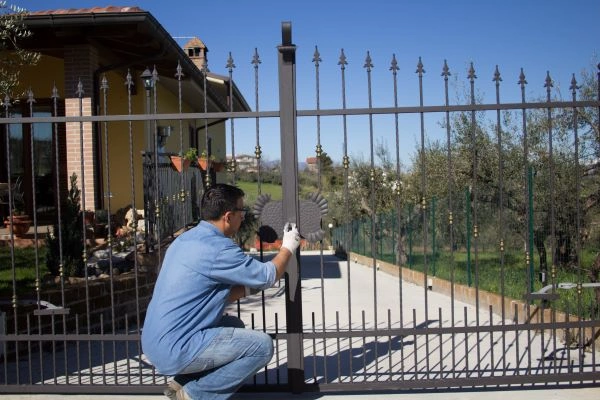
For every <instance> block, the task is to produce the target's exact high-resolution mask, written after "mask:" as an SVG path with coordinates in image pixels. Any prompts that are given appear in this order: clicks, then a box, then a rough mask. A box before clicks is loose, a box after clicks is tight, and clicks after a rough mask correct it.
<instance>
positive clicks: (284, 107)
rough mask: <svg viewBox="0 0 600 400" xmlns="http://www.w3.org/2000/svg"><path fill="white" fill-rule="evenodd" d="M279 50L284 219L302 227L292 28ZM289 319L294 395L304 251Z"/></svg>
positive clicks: (288, 286)
mask: <svg viewBox="0 0 600 400" xmlns="http://www.w3.org/2000/svg"><path fill="white" fill-rule="evenodd" d="M281 39H282V40H281V46H278V47H277V49H278V50H279V62H278V65H279V124H280V128H281V129H280V132H281V133H280V135H281V177H282V179H281V186H282V193H283V199H282V203H281V206H282V217H283V221H285V222H288V221H289V222H293V223H296V224H298V223H299V220H300V218H299V208H300V207H299V204H298V138H297V122H296V46H295V45H293V44H292V24H291V22H283V23H282V24H281ZM285 315H286V323H287V333H288V340H287V345H288V346H287V358H288V383H289V385H290V389H291V391H292V392H293V393H301V392H302V391H303V386H304V352H303V347H302V296H301V290H300V250H299V249H298V250H296V256H295V257H292V259H291V260H290V262H289V264H288V266H287V271H286V273H285Z"/></svg>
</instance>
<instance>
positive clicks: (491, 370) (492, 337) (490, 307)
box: [488, 304, 496, 374]
mask: <svg viewBox="0 0 600 400" xmlns="http://www.w3.org/2000/svg"><path fill="white" fill-rule="evenodd" d="M488 310H489V313H488V318H489V319H490V333H489V335H490V351H489V353H490V373H491V374H493V373H494V366H495V365H496V364H495V362H494V359H495V357H494V342H495V341H494V330H493V329H491V328H492V327H493V326H494V313H493V310H492V305H491V304H490V306H489V308H488Z"/></svg>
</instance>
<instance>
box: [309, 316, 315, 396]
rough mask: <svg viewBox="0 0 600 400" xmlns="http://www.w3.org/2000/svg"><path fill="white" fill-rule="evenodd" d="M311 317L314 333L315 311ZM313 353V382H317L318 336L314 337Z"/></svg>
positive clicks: (313, 331)
mask: <svg viewBox="0 0 600 400" xmlns="http://www.w3.org/2000/svg"><path fill="white" fill-rule="evenodd" d="M310 317H311V330H312V333H313V334H314V333H315V332H316V329H315V313H314V311H313V312H312V313H311V314H310ZM312 354H313V383H315V384H316V383H317V338H316V336H313V339H312Z"/></svg>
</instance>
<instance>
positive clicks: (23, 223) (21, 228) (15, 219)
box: [4, 215, 31, 237]
mask: <svg viewBox="0 0 600 400" xmlns="http://www.w3.org/2000/svg"><path fill="white" fill-rule="evenodd" d="M4 225H5V226H6V227H7V228H8V229H9V231H10V229H11V223H10V217H9V218H7V219H5V220H4ZM30 227H31V219H29V215H13V216H12V233H13V234H14V235H15V236H17V237H22V236H24V235H25V234H26V233H27V232H28V231H29V228H30Z"/></svg>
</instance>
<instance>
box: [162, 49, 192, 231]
mask: <svg viewBox="0 0 600 400" xmlns="http://www.w3.org/2000/svg"><path fill="white" fill-rule="evenodd" d="M175 77H176V78H177V106H178V108H179V113H180V114H181V113H182V112H183V96H182V86H181V81H182V80H183V68H181V62H180V61H177V68H176V72H175ZM178 123H179V153H180V154H183V120H181V119H179V121H178ZM157 133H158V132H157ZM157 157H158V155H157ZM184 169H185V168H181V171H179V202H178V207H176V208H179V210H180V211H181V215H182V216H183V226H187V224H188V222H191V221H190V220H189V219H188V218H187V216H188V215H187V213H186V212H185V210H186V208H189V206H190V205H191V204H190V203H191V201H190V202H188V201H186V200H189V199H190V197H186V192H185V175H186V174H184Z"/></svg>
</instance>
